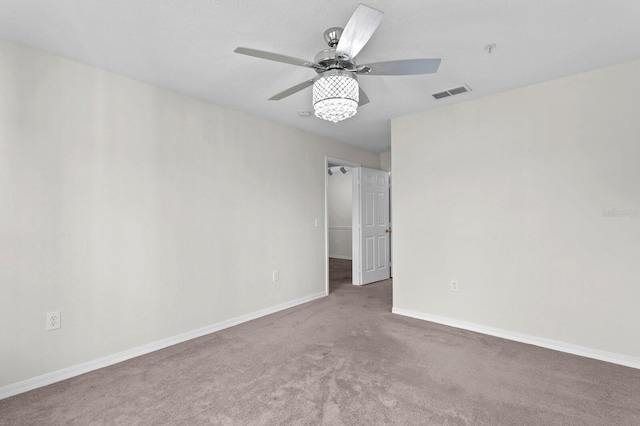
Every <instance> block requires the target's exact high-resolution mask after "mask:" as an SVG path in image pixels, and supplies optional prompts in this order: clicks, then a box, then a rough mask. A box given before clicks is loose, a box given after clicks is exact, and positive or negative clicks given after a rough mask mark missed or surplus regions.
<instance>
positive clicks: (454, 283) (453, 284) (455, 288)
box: [451, 280, 459, 291]
mask: <svg viewBox="0 0 640 426" xmlns="http://www.w3.org/2000/svg"><path fill="white" fill-rule="evenodd" d="M458 289H459V287H458V280H451V291H458Z"/></svg>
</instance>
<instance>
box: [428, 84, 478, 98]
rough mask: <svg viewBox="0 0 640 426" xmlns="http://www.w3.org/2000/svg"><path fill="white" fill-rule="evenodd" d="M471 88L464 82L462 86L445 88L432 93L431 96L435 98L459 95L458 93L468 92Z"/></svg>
mask: <svg viewBox="0 0 640 426" xmlns="http://www.w3.org/2000/svg"><path fill="white" fill-rule="evenodd" d="M470 91H471V89H470V88H469V86H467V85H466V84H465V85H464V86H460V87H455V88H453V89H449V90H445V91H444V92H438V93H434V94H433V95H432V96H433V97H434V98H436V99H442V98H446V97H448V96H453V95H459V94H460V93H467V92H470Z"/></svg>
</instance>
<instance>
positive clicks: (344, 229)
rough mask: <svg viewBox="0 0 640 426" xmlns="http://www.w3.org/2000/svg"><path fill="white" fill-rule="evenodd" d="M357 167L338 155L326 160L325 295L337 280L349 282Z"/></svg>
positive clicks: (350, 277)
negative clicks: (355, 172) (338, 157)
mask: <svg viewBox="0 0 640 426" xmlns="http://www.w3.org/2000/svg"><path fill="white" fill-rule="evenodd" d="M359 166H360V164H358V163H354V162H351V161H346V160H341V159H337V158H330V157H326V159H325V169H324V174H325V227H326V233H325V235H326V240H325V245H326V247H325V248H326V258H327V259H326V260H327V264H326V271H327V277H326V281H327V282H326V292H327V294H329V292H330V291H332V290H333V289H332V288H330V286H332V285H336V283H343V282H344V283H346V284H348V285H350V284H351V282H352V272H351V270H352V266H351V265H352V261H353V258H352V257H353V240H352V234H353V203H354V194H353V188H354V185H355V181H354V178H355V176H354V170H355V169H357V168H358V167H359ZM332 283H333V284H332ZM338 285H342V284H338Z"/></svg>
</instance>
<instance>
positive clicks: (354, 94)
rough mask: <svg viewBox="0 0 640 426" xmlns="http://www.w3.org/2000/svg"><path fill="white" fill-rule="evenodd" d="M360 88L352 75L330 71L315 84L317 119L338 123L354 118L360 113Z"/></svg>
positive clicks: (314, 97) (340, 71) (314, 101)
mask: <svg viewBox="0 0 640 426" xmlns="http://www.w3.org/2000/svg"><path fill="white" fill-rule="evenodd" d="M359 92H360V88H359V86H358V80H357V79H356V76H355V75H353V74H352V73H349V72H347V71H342V70H338V69H336V70H330V71H326V72H324V73H322V76H321V77H320V78H318V79H317V80H316V81H315V82H314V83H313V109H314V110H315V114H316V117H318V118H322V119H323V120H327V121H332V122H334V123H337V122H338V121H342V120H346V119H347V118H350V117H353V116H354V115H356V113H357V112H358V103H359V101H360V97H359Z"/></svg>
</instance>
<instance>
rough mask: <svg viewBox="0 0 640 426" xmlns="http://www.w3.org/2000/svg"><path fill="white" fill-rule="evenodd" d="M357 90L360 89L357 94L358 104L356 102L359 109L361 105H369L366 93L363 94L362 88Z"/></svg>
mask: <svg viewBox="0 0 640 426" xmlns="http://www.w3.org/2000/svg"><path fill="white" fill-rule="evenodd" d="M359 89H360V93H359V94H358V97H359V98H360V102H358V106H359V107H361V106H362V105H366V104H368V103H369V97H368V96H367V94H366V93H364V90H362V87H360V88H359Z"/></svg>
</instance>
